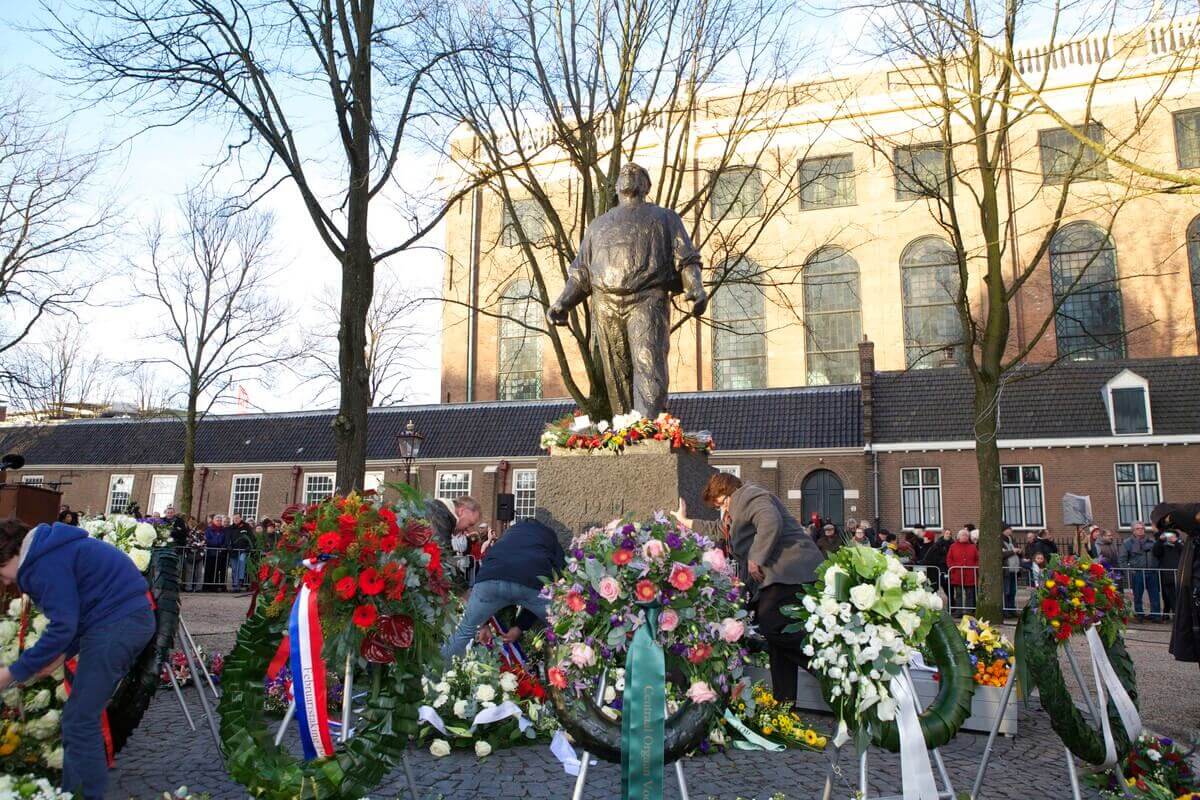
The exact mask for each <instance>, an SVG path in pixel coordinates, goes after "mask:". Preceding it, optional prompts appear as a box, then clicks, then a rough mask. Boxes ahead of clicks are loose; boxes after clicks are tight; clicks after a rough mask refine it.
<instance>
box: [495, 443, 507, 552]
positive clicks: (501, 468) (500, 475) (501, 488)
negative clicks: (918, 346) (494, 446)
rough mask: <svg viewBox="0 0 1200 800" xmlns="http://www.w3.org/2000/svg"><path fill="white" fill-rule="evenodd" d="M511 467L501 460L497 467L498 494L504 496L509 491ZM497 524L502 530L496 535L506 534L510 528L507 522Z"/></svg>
mask: <svg viewBox="0 0 1200 800" xmlns="http://www.w3.org/2000/svg"><path fill="white" fill-rule="evenodd" d="M509 467H510V465H509V463H508V461H507V460H501V461H500V463H499V464H498V465H497V466H496V487H497V488H496V494H502V493H504V492H506V491H508V472H509ZM493 505H494V504H493ZM496 524H497V525H498V526H499V527H500V530H498V531H496V533H498V534H499V533H504V531H505V529H506V528H508V523H507V522H501V521H500V520H496Z"/></svg>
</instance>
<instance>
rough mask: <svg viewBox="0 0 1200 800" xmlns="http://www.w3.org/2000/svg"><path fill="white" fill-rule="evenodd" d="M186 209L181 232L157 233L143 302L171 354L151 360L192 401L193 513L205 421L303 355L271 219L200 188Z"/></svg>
mask: <svg viewBox="0 0 1200 800" xmlns="http://www.w3.org/2000/svg"><path fill="white" fill-rule="evenodd" d="M180 206H181V207H180V225H179V230H178V232H177V233H171V232H168V231H167V230H166V229H165V227H164V225H163V224H161V222H160V223H156V224H155V225H154V226H153V227H151V228H150V230H149V231H148V232H147V235H146V252H145V255H144V256H143V257H142V261H141V262H140V263H138V264H136V265H135V268H136V270H137V271H138V273H139V274H138V280H137V285H138V287H139V291H140V294H139V296H140V298H141V299H143V300H146V301H149V302H151V303H153V304H154V305H155V307H156V308H157V311H158V316H160V317H161V318H162V319H163V320H164V323H163V326H162V328H161V329H160V330H158V331H157V332H155V333H154V334H151V337H150V338H151V339H153V340H157V341H159V342H162V343H164V344H166V345H167V348H168V350H169V351H170V354H169V355H164V356H163V357H161V358H147V359H142V362H143V363H145V364H148V365H161V366H163V367H165V368H166V369H167V371H168V373H169V374H171V375H173V376H174V378H175V379H176V380H177V381H178V382H179V383H178V385H180V386H182V387H183V388H182V390H181V393H182V394H184V396H185V398H186V401H187V405H186V410H185V412H184V418H183V420H184V431H185V437H184V450H183V495H182V497H181V500H180V504H179V510H180V511H181V512H182V513H183V514H187V513H188V512H189V511H190V510H191V507H192V490H193V488H192V487H193V484H194V473H195V462H196V430H197V427H198V426H199V423H200V420H201V419H202V417H203V416H204V414H205V413H207V412H208V410H209V409H211V408H212V406H213V404H214V403H215V402H217V401H218V400H221V399H228V393H229V392H230V390H231V389H233V387H234V386H235V384H241V383H247V382H252V381H256V380H261V379H262V378H264V377H265V376H266V375H267V374H268V373H269V371H270V368H272V367H275V366H278V365H282V364H285V363H287V362H289V361H290V360H291V359H293V358H295V357H296V355H297V352H296V351H295V350H293V349H291V348H289V347H288V346H287V344H286V342H284V341H282V337H281V332H280V326H281V324H282V323H283V322H284V321H285V320H287V318H288V315H289V313H290V312H289V310H288V309H287V307H286V306H284V305H282V304H281V303H280V302H279V299H278V297H277V296H275V295H274V293H273V292H272V291H271V290H270V280H271V278H272V277H273V275H272V272H271V269H270V266H271V252H270V248H269V242H270V238H271V234H272V225H273V221H272V218H271V216H270V215H269V214H266V213H263V212H259V211H253V210H239V209H238V208H237V207H236V205H235V204H234V203H233V202H232V201H230V200H229V199H228V198H220V197H216V196H214V195H212V194H210V193H207V192H205V191H203V190H198V189H193V190H192V191H190V192H189V193H188V194H187V195H186V196H185V197H184V198H183V200H182V201H181V204H180Z"/></svg>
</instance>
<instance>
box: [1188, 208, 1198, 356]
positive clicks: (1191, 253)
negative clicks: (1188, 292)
mask: <svg viewBox="0 0 1200 800" xmlns="http://www.w3.org/2000/svg"><path fill="white" fill-rule="evenodd" d="M1187 251H1188V266H1189V267H1191V273H1192V306H1193V307H1194V308H1195V309H1196V333H1197V335H1198V336H1200V217H1196V218H1195V219H1194V220H1192V222H1191V224H1190V225H1188V228H1187Z"/></svg>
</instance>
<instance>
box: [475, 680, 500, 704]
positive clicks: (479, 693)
mask: <svg viewBox="0 0 1200 800" xmlns="http://www.w3.org/2000/svg"><path fill="white" fill-rule="evenodd" d="M475 699H476V700H478V701H479V702H481V703H487V702H490V701H491V700H494V699H496V690H495V689H493V688H492V687H491V686H488V685H487V684H486V683H485V684H483V685H482V686H480V687H479V688H478V689H476V690H475Z"/></svg>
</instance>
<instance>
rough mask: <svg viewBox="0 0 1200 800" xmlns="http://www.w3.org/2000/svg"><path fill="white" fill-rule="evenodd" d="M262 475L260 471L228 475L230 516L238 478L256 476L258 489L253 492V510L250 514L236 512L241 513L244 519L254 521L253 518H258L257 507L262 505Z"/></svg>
mask: <svg viewBox="0 0 1200 800" xmlns="http://www.w3.org/2000/svg"><path fill="white" fill-rule="evenodd" d="M262 477H263V476H262V473H261V472H239V473H237V474H235V475H232V476H230V478H229V516H231V517H232V516H233V512H234V508H233V502H234V498H236V497H237V482H238V478H257V479H258V489H257V490H256V491H255V493H254V512H253V513H251V514H245V513H242V512H238V513H241V514H242V519H244V520H250V521H254V520H256V519H258V509H259V507H260V506H261V505H262Z"/></svg>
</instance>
